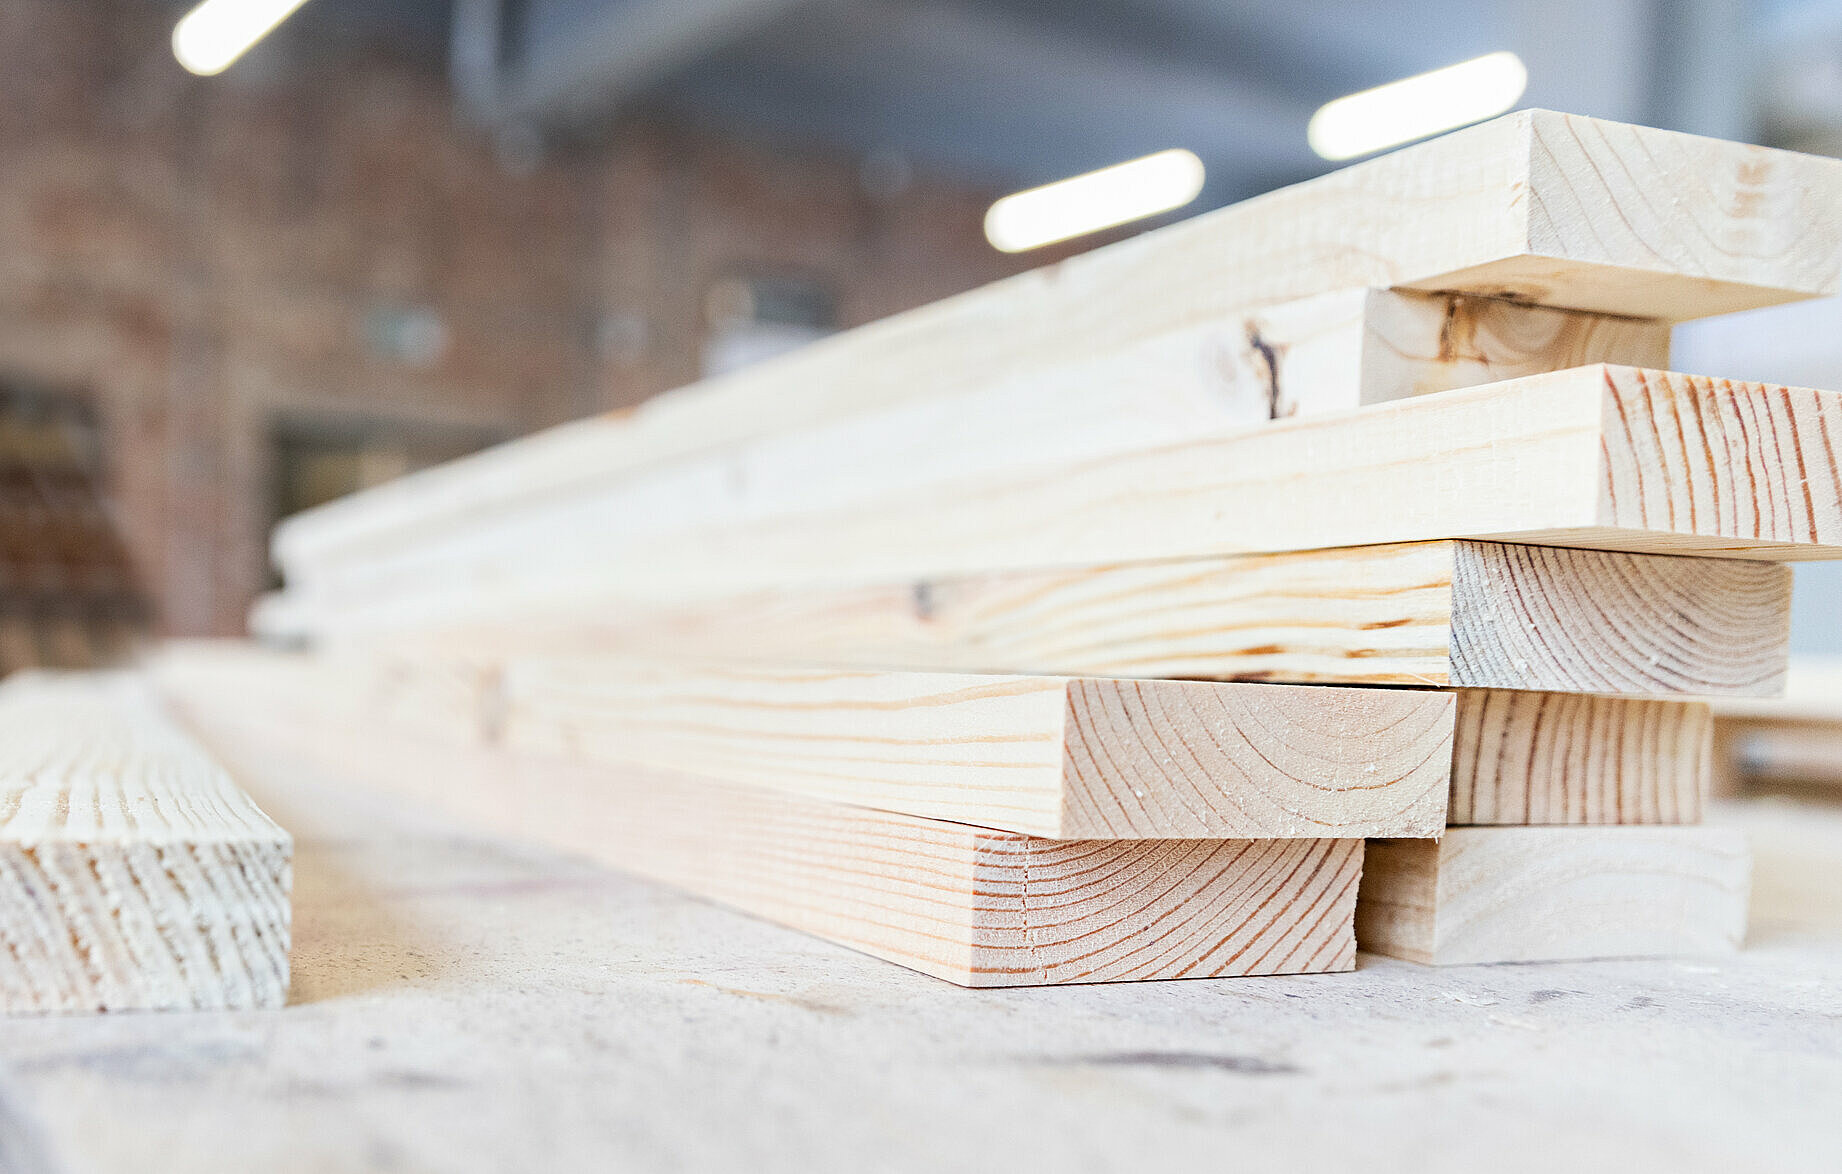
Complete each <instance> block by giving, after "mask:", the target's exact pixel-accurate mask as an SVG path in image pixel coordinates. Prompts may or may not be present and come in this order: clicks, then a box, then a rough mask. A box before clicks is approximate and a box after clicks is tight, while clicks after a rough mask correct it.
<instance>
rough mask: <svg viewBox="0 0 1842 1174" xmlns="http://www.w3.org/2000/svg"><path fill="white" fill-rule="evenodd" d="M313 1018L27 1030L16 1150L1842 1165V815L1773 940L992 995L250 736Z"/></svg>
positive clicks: (13, 1057)
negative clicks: (345, 774)
mask: <svg viewBox="0 0 1842 1174" xmlns="http://www.w3.org/2000/svg"><path fill="white" fill-rule="evenodd" d="M218 749H219V750H220V752H222V753H223V755H224V757H225V759H226V761H227V762H228V764H229V765H230V766H231V767H232V769H233V771H234V772H235V773H237V774H238V775H239V777H240V779H241V781H242V782H243V783H244V784H245V785H246V786H247V787H248V788H249V790H250V791H251V793H252V794H253V795H254V796H255V798H256V799H257V801H258V802H260V803H261V804H262V805H263V806H264V807H265V808H266V809H267V810H268V811H269V813H270V814H271V815H273V816H274V817H275V818H276V819H278V820H279V821H280V822H281V823H282V824H283V825H284V826H286V827H288V828H289V829H290V830H292V831H293V832H294V834H295V836H296V837H297V856H296V860H297V870H298V871H297V877H296V911H295V927H296V929H295V932H296V943H295V949H294V984H293V993H292V999H291V1003H290V1005H289V1006H288V1007H287V1008H286V1009H285V1010H283V1011H280V1012H267V1013H262V1012H255V1013H235V1014H190V1015H180V1014H162V1015H123V1016H104V1017H78V1018H51V1019H15V1020H10V1021H4V1022H0V1065H3V1068H0V1171H4V1172H6V1174H46V1172H49V1171H70V1172H82V1171H97V1170H108V1171H115V1170H133V1171H156V1170H185V1171H201V1172H202V1171H227V1172H228V1171H235V1172H238V1174H248V1172H255V1171H262V1172H269V1171H297V1170H298V1171H336V1170H408V1171H421V1170H430V1171H475V1170H477V1171H575V1170H608V1171H615V1170H789V1171H794V1170H798V1171H806V1170H821V1171H824V1170H848V1171H870V1170H919V1169H941V1170H965V1169H972V1168H980V1169H988V1170H990V1169H995V1170H1008V1171H1026V1170H1044V1169H1057V1170H1067V1171H1089V1170H1108V1169H1119V1170H1149V1169H1158V1168H1164V1169H1172V1168H1186V1167H1187V1168H1196V1169H1244V1170H1278V1169H1287V1170H1317V1169H1332V1168H1335V1169H1341V1170H1357V1169H1360V1170H1413V1171H1427V1170H1482V1169H1490V1170H1501V1169H1530V1170H1535V1169H1540V1170H1552V1169H1560V1170H1618V1171H1630V1170H1650V1169H1659V1170H1661V1169H1667V1170H1671V1171H1692V1170H1710V1171H1714V1170H1718V1171H1723V1172H1728V1171H1733V1170H1749V1171H1750V1170H1762V1169H1797V1170H1819V1169H1820V1170H1835V1169H1842V812H1838V811H1837V810H1836V809H1824V808H1809V807H1796V806H1792V805H1789V804H1787V803H1784V802H1777V801H1770V802H1753V803H1750V804H1747V805H1745V806H1740V807H1732V806H1730V807H1728V808H1726V809H1723V810H1721V811H1719V812H1717V813H1716V819H1719V820H1725V821H1729V822H1738V823H1740V824H1741V825H1743V826H1745V827H1746V828H1747V829H1748V830H1749V831H1750V832H1751V833H1752V835H1753V840H1754V848H1755V851H1756V852H1757V854H1758V862H1757V881H1756V885H1755V897H1754V920H1753V926H1752V933H1751V938H1750V940H1749V943H1748V946H1747V948H1746V950H1745V951H1744V952H1742V953H1740V954H1738V955H1733V956H1728V957H1721V958H1713V959H1694V960H1677V961H1656V962H1600V963H1591V964H1578V963H1574V964H1566V965H1523V966H1497V967H1461V968H1453V969H1447V970H1429V969H1424V968H1421V967H1417V966H1414V965H1411V964H1408V963H1404V962H1394V961H1390V960H1387V959H1380V958H1373V957H1369V956H1367V955H1364V956H1363V958H1362V960H1361V964H1360V968H1359V969H1358V970H1357V971H1356V972H1355V973H1353V974H1339V975H1322V976H1314V977H1302V978H1268V979H1245V978H1238V979H1221V980H1204V981H1193V982H1162V983H1146V984H1137V985H1131V984H1128V985H1117V986H1088V987H1068V988H1060V989H1034V990H1011V991H991V992H980V991H967V990H961V989H958V988H956V987H953V986H949V985H947V984H946V983H943V982H938V981H935V980H933V979H929V978H925V977H923V976H921V975H918V974H913V973H910V972H908V971H906V970H903V969H901V968H899V967H896V966H891V965H888V964H885V963H882V962H878V961H875V960H873V959H870V958H865V957H861V956H858V955H856V954H853V953H850V952H848V951H846V950H843V949H840V948H837V947H834V946H830V945H827V944H825V943H823V942H819V941H815V940H813V939H810V938H807V937H804V936H801V935H800V934H797V933H793V932H790V931H787V930H783V929H779V928H777V927H775V926H772V925H768V924H764V923H762V922H759V921H755V920H751V919H749V918H747V917H743V916H739V915H736V914H732V913H729V912H727V911H725V910H722V909H718V908H714V907H712V906H709V905H705V904H702V903H699V902H697V901H693V900H689V899H686V898H684V897H681V896H679V895H677V894H675V893H673V892H671V891H668V890H665V889H662V888H658V887H655V886H652V885H649V884H645V883H642V882H639V881H635V880H632V879H629V878H626V877H623V876H621V875H620V874H618V873H613V872H609V871H606V870H603V869H601V868H597V867H594V866H592V865H589V864H586V863H582V862H579V861H576V860H572V859H568V858H563V857H559V856H555V855H552V854H549V853H546V852H544V851H540V850H535V849H531V848H528V847H521V846H518V845H514V844H509V843H500V842H496V841H493V840H489V839H484V838H480V837H478V836H475V835H471V834H465V833H462V832H460V831H458V830H456V829H455V828H453V827H451V826H447V825H443V824H437V823H433V822H429V821H426V820H423V819H421V818H419V817H417V816H415V815H414V814H413V813H410V812H406V811H404V810H402V809H400V808H393V807H391V806H388V805H385V804H383V803H382V802H380V801H378V800H375V799H372V798H370V797H368V796H365V795H363V794H362V793H358V792H355V791H352V790H349V789H346V788H344V787H341V786H339V785H338V784H337V783H336V781H334V780H328V779H325V778H322V777H316V776H312V775H309V774H308V773H306V772H303V771H301V770H299V769H296V768H291V767H286V766H279V765H276V764H273V763H269V764H260V765H259V764H258V762H257V761H256V760H255V759H253V758H252V757H251V755H250V753H249V749H250V748H248V747H235V746H219V747H218Z"/></svg>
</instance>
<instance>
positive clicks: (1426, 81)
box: [1305, 53, 1529, 159]
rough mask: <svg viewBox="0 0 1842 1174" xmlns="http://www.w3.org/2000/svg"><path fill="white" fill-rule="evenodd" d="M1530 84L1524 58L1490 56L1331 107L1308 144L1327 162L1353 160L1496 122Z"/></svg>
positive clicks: (1316, 118)
mask: <svg viewBox="0 0 1842 1174" xmlns="http://www.w3.org/2000/svg"><path fill="white" fill-rule="evenodd" d="M1528 84H1529V71H1528V69H1527V67H1525V66H1524V65H1523V64H1522V58H1520V57H1518V56H1516V55H1515V54H1514V53H1486V54H1485V55H1484V56H1482V57H1474V58H1472V59H1471V60H1470V61H1461V62H1459V63H1458V64H1457V65H1448V66H1446V67H1445V68H1444V69H1435V70H1433V71H1432V72H1431V73H1422V74H1419V75H1417V76H1414V77H1406V78H1402V79H1401V80H1400V81H1398V82H1389V83H1388V84H1387V85H1385V86H1376V87H1375V88H1374V89H1372V90H1364V91H1362V92H1361V93H1360V94H1351V95H1349V96H1348V97H1344V98H1338V99H1337V100H1336V101H1334V102H1326V103H1325V104H1324V105H1323V106H1321V107H1319V108H1318V112H1317V113H1316V114H1313V115H1312V116H1311V125H1310V127H1308V128H1307V129H1306V131H1305V139H1306V141H1307V142H1309V143H1310V144H1311V149H1312V150H1313V151H1316V152H1317V153H1318V154H1319V155H1322V156H1323V157H1324V158H1326V159H1353V158H1355V157H1356V156H1357V155H1367V154H1368V153H1369V152H1370V151H1379V150H1381V149H1382V148H1383V147H1392V146H1394V145H1395V144H1397V143H1405V142H1408V141H1409V140H1411V139H1418V138H1424V137H1425V136H1427V135H1431V134H1438V133H1439V132H1440V131H1442V130H1451V129H1452V128H1453V127H1458V126H1464V125H1465V124H1466V123H1470V122H1477V121H1478V120H1479V119H1484V118H1491V117H1494V116H1496V115H1498V114H1501V113H1503V112H1504V111H1506V110H1508V109H1509V108H1510V107H1512V106H1514V105H1515V104H1516V103H1517V102H1518V101H1520V100H1521V98H1522V91H1523V90H1525V89H1527V88H1528Z"/></svg>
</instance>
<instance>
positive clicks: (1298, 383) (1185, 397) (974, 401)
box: [277, 290, 1669, 588]
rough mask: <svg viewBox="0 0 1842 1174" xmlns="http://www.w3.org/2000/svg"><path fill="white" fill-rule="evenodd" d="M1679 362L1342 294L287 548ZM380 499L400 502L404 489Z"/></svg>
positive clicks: (766, 494) (1547, 313)
mask: <svg viewBox="0 0 1842 1174" xmlns="http://www.w3.org/2000/svg"><path fill="white" fill-rule="evenodd" d="M1668 353H1669V331H1668V326H1667V325H1666V324H1664V323H1660V322H1653V321H1639V320H1634V319H1621V318H1607V317H1605V316H1603V315H1594V314H1583V313H1580V312H1577V311H1565V310H1554V309H1549V308H1546V307H1536V306H1523V305H1518V304H1515V303H1510V302H1502V301H1494V300H1491V299H1484V298H1472V297H1466V296H1462V295H1451V294H1441V295H1429V294H1420V293H1410V292H1402V291H1392V290H1351V291H1343V292H1340V293H1334V294H1326V295H1321V296H1318V297H1314V298H1306V299H1303V300H1301V301H1299V302H1294V303H1288V304H1286V305H1282V306H1277V307H1271V308H1268V309H1264V310H1261V311H1259V312H1258V313H1255V314H1251V315H1249V316H1247V317H1246V318H1245V319H1244V320H1243V321H1241V322H1239V323H1229V324H1222V323H1215V322H1209V323H1204V324H1201V325H1198V326H1194V327H1188V328H1185V329H1183V330H1179V331H1175V332H1173V333H1171V334H1169V335H1165V336H1160V337H1159V338H1157V339H1154V340H1148V341H1146V342H1143V343H1139V344H1137V345H1134V346H1132V347H1131V348H1129V349H1127V350H1126V351H1124V352H1122V353H1121V354H1119V355H1117V356H1114V357H1112V358H1109V359H1108V360H1106V361H1104V362H1095V363H1089V364H1085V365H1083V366H1081V367H1079V368H1077V369H1074V370H1067V371H1065V370H1061V369H1059V368H1055V367H1054V366H1053V365H1049V366H1047V367H1045V369H1043V370H1042V371H1040V372H1037V373H1035V374H1034V376H1033V377H1031V376H1020V377H1019V378H1017V379H1014V380H1011V381H1009V382H1007V383H1004V384H1002V385H999V386H995V387H981V388H977V389H975V390H972V391H968V392H963V393H960V394H956V395H944V394H943V395H934V396H928V397H925V398H922V399H919V400H915V401H913V402H905V403H902V404H899V405H896V406H895V407H892V408H890V409H888V410H885V411H882V412H871V411H869V409H868V408H867V407H866V406H864V405H861V404H860V405H858V406H857V408H856V410H855V411H854V412H852V413H850V414H849V419H844V420H840V421H837V422H835V423H832V424H826V423H823V422H821V423H819V424H816V425H814V426H813V427H812V428H810V429H806V430H803V431H802V430H792V429H788V428H787V426H786V422H785V421H784V420H778V421H777V422H778V425H779V430H780V431H782V432H785V433H788V435H784V436H782V437H780V438H778V439H775V440H773V441H772V442H769V441H766V440H764V441H763V442H762V443H761V445H760V446H759V448H758V450H757V449H749V450H744V451H736V450H733V449H726V450H723V451H722V452H720V453H719V454H717V455H716V456H714V457H713V458H707V459H704V460H702V461H699V460H685V461H679V462H675V463H671V464H668V465H662V466H660V467H659V468H657V469H654V470H652V471H650V472H647V473H646V474H645V475H637V474H633V475H629V476H625V477H623V476H620V475H618V472H619V466H618V465H616V466H615V467H614V468H613V469H606V470H602V471H601V472H600V474H599V476H598V477H597V478H596V479H594V484H593V485H592V486H591V485H585V486H583V487H579V488H578V489H577V490H576V493H575V494H573V495H560V496H559V495H552V496H549V497H543V496H539V497H538V498H537V500H535V501H532V500H529V496H530V495H528V494H526V493H525V492H524V489H523V487H522V486H521V485H516V484H507V485H500V486H499V487H498V488H497V489H496V491H494V492H493V493H492V494H490V495H488V496H483V497H476V498H474V499H473V504H472V507H471V508H467V509H460V508H458V507H459V504H460V503H461V502H463V501H467V500H469V496H468V494H467V493H466V492H457V496H456V499H455V501H454V502H452V503H450V504H451V508H450V509H449V510H448V511H447V513H446V515H445V517H442V518H431V519H428V520H427V521H426V522H425V524H423V525H419V526H417V527H416V528H414V530H413V531H404V532H399V533H396V534H393V535H392V536H391V540H390V541H389V543H388V544H384V545H379V544H371V545H370V546H369V547H366V546H364V545H359V546H358V547H357V548H356V549H353V548H352V547H350V546H348V547H346V548H343V549H340V550H336V551H334V552H332V554H331V555H325V554H322V555H320V556H318V557H303V556H299V555H297V554H295V553H292V552H291V548H290V544H289V543H288V542H287V541H286V539H287V537H288V535H289V534H290V533H292V530H291V529H290V527H292V526H294V525H297V524H306V522H300V523H296V522H290V523H288V524H287V525H285V526H284V527H283V529H282V531H281V540H279V541H278V543H277V550H278V559H279V561H280V562H281V565H282V566H283V567H284V569H285V571H286V573H287V576H288V580H289V583H290V585H291V586H293V587H303V586H304V587H307V588H312V587H313V586H314V585H315V584H316V583H319V582H322V581H324V580H326V579H328V578H329V577H335V576H337V575H338V574H339V573H340V571H341V570H342V569H343V570H349V569H351V567H352V566H353V565H354V564H356V565H357V566H359V567H360V568H362V567H364V566H365V565H367V564H375V563H377V562H378V561H380V560H381V561H383V562H386V563H398V564H400V563H402V562H403V561H404V560H405V559H408V560H410V561H413V562H427V561H428V560H430V559H431V558H438V557H440V556H441V552H444V551H452V550H453V549H454V548H456V547H457V546H459V547H461V548H465V547H466V546H468V545H469V544H472V543H477V540H478V538H479V536H480V535H481V533H482V532H490V533H492V534H495V535H499V536H500V540H502V541H509V542H513V543H515V542H516V541H517V537H518V534H519V532H520V531H521V530H522V529H526V528H528V527H530V526H532V525H542V524H543V523H544V521H545V519H546V517H547V514H548V512H549V511H552V510H554V509H556V508H558V507H559V506H560V507H562V508H567V507H568V506H569V505H570V504H572V500H573V499H575V498H576V497H578V496H579V495H580V494H583V493H612V494H613V495H614V496H615V497H616V498H618V499H620V500H623V501H626V502H627V503H628V504H629V505H630V506H632V505H638V506H640V507H641V508H644V509H647V510H650V511H657V512H658V516H657V519H656V520H657V521H662V522H664V523H665V527H664V528H666V529H669V528H671V527H673V526H676V527H684V526H687V525H691V526H694V525H697V524H700V522H708V521H710V520H711V519H712V511H719V512H720V511H723V510H730V511H740V513H741V514H742V515H746V516H751V517H755V516H761V517H766V516H775V515H780V514H785V513H789V512H798V511H800V510H802V509H811V508H815V507H825V506H831V505H835V504H837V502H838V501H839V500H840V499H841V498H843V499H844V500H847V501H848V500H854V499H858V498H863V497H866V496H875V495H877V494H885V493H891V492H899V491H903V490H910V489H914V488H916V487H920V486H927V485H933V484H936V483H938V482H940V481H941V480H942V479H943V478H948V479H951V478H965V477H973V476H981V475H992V474H1002V473H1007V472H1011V471H1014V470H1017V469H1019V468H1033V467H1037V466H1040V465H1043V464H1045V463H1054V462H1064V463H1065V462H1069V461H1078V460H1087V459H1093V458H1098V457H1103V456H1109V455H1113V454H1117V453H1120V452H1127V451H1135V450H1144V449H1147V448H1152V447H1156V446H1159V445H1165V444H1174V443H1181V442H1184V441H1188V440H1191V439H1193V438H1195V437H1197V436H1199V435H1209V434H1214V433H1219V432H1221V431H1222V430H1224V429H1232V428H1239V427H1246V426H1249V425H1253V424H1258V423H1262V422H1265V421H1267V420H1271V419H1282V418H1292V417H1297V416H1301V415H1313V414H1323V413H1326V412H1334V411H1343V410H1347V409H1351V408H1355V407H1359V406H1361V405H1363V404H1369V403H1382V402H1386V401H1389V400H1394V399H1402V398H1406V397H1408V396H1412V395H1421V394H1428V393H1431V392H1436V391H1442V390H1451V389H1453V388H1457V387H1469V386H1475V385H1477V384H1479V383H1484V382H1489V381H1492V380H1501V379H1507V378H1513V377H1517V376H1521V375H1528V374H1539V373H1543V372H1548V371H1555V370H1560V369H1563V368H1567V367H1571V366H1577V365H1581V364H1586V363H1593V362H1620V363H1635V364H1647V365H1652V366H1656V365H1661V364H1662V363H1664V362H1666V361H1667V358H1668ZM969 422H975V425H976V422H984V423H985V424H986V425H987V426H969ZM992 425H995V426H992ZM512 448H513V450H514V451H516V450H517V448H518V446H512ZM539 455H540V456H541V455H542V454H539ZM466 467H467V466H466V465H465V464H464V463H463V466H462V469H463V471H464V469H465V468H466ZM597 468H599V465H598V466H597ZM529 473H530V477H531V479H533V480H537V481H541V480H542V479H543V478H545V477H548V476H551V475H552V474H551V473H550V472H549V471H548V463H547V462H546V463H545V464H544V465H541V466H534V467H531V468H530V469H529ZM471 484H473V483H472V482H471V481H464V482H463V484H462V486H461V487H460V488H464V487H465V486H467V485H471ZM489 488H491V486H484V487H483V490H482V491H483V492H484V489H489ZM381 492H382V493H383V495H384V499H385V500H386V501H388V500H389V493H390V490H389V489H386V490H383V491H381ZM370 498H371V495H366V497H365V500H370ZM332 508H333V509H334V510H341V509H343V508H344V507H343V506H334V507H332ZM366 508H368V507H366ZM309 521H310V519H309Z"/></svg>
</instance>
